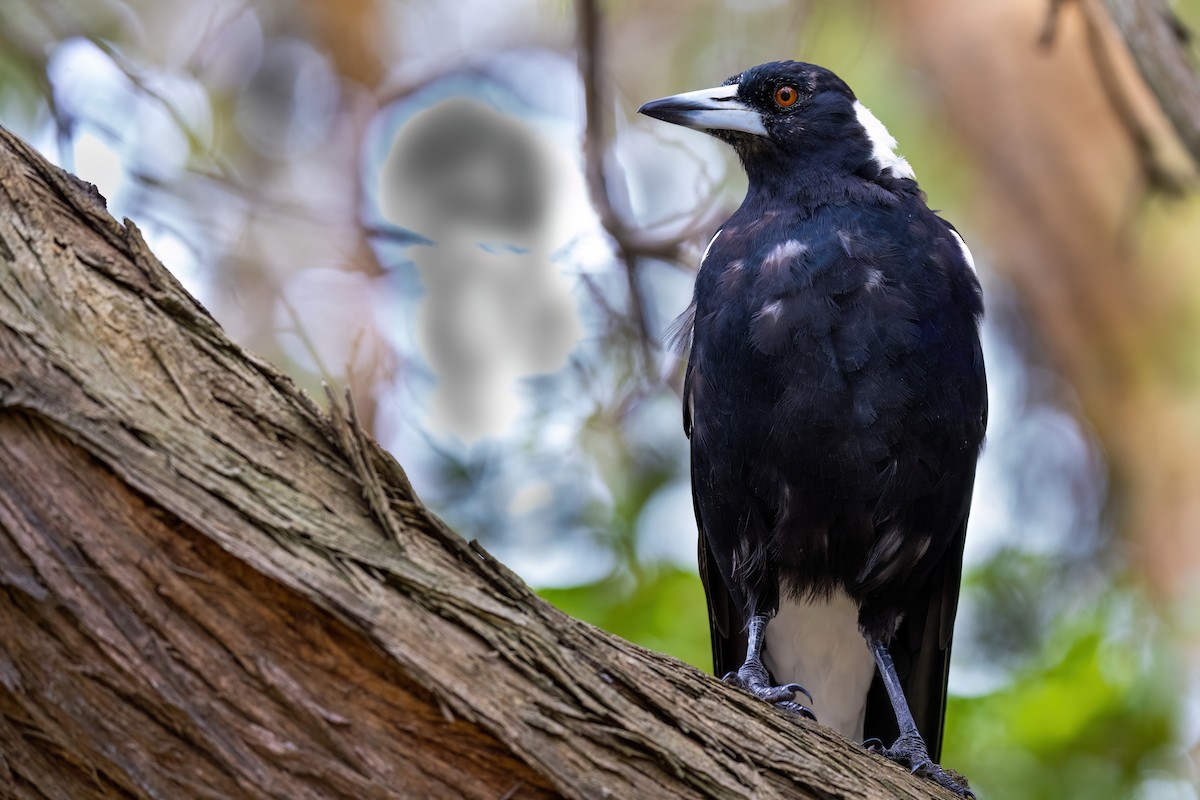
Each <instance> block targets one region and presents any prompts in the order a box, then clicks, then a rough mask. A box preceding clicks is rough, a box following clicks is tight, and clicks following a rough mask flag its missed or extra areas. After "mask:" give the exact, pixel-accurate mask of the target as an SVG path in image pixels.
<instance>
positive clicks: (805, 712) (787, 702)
mask: <svg viewBox="0 0 1200 800" xmlns="http://www.w3.org/2000/svg"><path fill="white" fill-rule="evenodd" d="M721 680H722V681H724V682H725V683H727V684H729V685H730V686H736V687H738V688H739V689H742V690H744V691H747V692H749V693H750V694H752V695H754V696H755V697H757V698H758V699H759V700H762V701H764V702H767V703H770V704H771V705H773V706H775V707H776V708H778V709H780V710H782V711H786V712H788V713H791V714H796V715H798V716H801V717H807V718H808V719H811V720H814V721H815V720H816V718H817V715H816V714H815V713H813V710H812V709H811V708H809V707H808V706H805V705H801V704H800V703H797V702H795V698H796V695H797V694H802V695H804V696H805V697H807V698H808V702H810V703H811V702H812V701H813V699H812V694H810V693H809V691H808V689H805V688H804V687H803V686H801V685H800V684H798V683H785V684H782V685H779V686H772V685H771V682H770V680H768V675H767V671H766V669H765V668H763V667H762V666H761V665H755V664H752V663H749V664H744V665H742V668H741V669H739V670H738V671H737V672H729V673H726V675H725V677H724V678H722V679H721Z"/></svg>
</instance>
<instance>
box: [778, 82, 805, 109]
mask: <svg viewBox="0 0 1200 800" xmlns="http://www.w3.org/2000/svg"><path fill="white" fill-rule="evenodd" d="M799 99H800V93H799V92H797V91H796V87H795V86H780V87H779V88H778V89H776V90H775V104H776V105H778V106H779V107H780V108H787V107H788V106H794V105H795V104H796V101H797V100H799Z"/></svg>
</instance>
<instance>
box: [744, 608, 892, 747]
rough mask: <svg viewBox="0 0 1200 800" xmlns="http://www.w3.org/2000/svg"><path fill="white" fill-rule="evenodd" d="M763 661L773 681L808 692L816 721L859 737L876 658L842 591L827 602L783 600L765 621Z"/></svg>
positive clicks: (855, 611)
mask: <svg viewBox="0 0 1200 800" xmlns="http://www.w3.org/2000/svg"><path fill="white" fill-rule="evenodd" d="M763 663H764V664H766V666H767V669H769V670H770V671H771V675H772V676H773V677H774V678H775V682H776V683H778V684H783V683H798V684H800V685H801V686H803V687H804V688H805V689H807V690H808V691H809V692H811V693H812V697H813V702H812V710H813V712H814V713H815V714H816V715H817V721H818V722H820V723H821V724H822V725H828V726H829V727H831V728H833V729H834V730H836V731H838V732H839V733H841V734H842V735H843V736H848V737H850V738H851V739H854V740H855V741H856V742H861V741H862V738H863V722H864V719H865V717H866V714H867V693H868V692H869V691H870V689H871V681H872V680H873V679H874V678H875V659H874V657H873V656H872V655H871V651H870V650H868V649H867V642H866V640H865V639H864V638H863V635H862V633H860V632H859V630H858V604H857V603H855V602H854V601H853V600H851V599H850V596H849V595H847V594H846V593H845V591H843V590H841V589H838V590H836V591H835V592H834V593H833V595H832V596H831V597H830V598H829V599H828V600H826V599H824V598H818V599H816V600H807V599H806V600H797V599H795V598H790V599H785V600H783V601H782V602H781V603H780V606H779V613H778V614H776V615H775V618H774V619H772V620H771V621H770V623H768V624H767V635H766V644H765V645H764V647H763ZM805 699H806V698H802V699H801V702H804V700H805Z"/></svg>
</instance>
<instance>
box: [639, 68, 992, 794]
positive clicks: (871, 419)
mask: <svg viewBox="0 0 1200 800" xmlns="http://www.w3.org/2000/svg"><path fill="white" fill-rule="evenodd" d="M641 111H642V112H643V113H646V114H649V115H651V116H654V117H657V118H659V119H663V120H665V121H668V122H675V123H677V124H682V125H686V126H688V127H693V128H698V129H701V130H704V131H706V132H708V133H711V134H712V135H714V136H716V137H718V138H720V139H722V140H723V141H726V142H727V143H729V144H730V145H732V146H733V148H734V149H735V150H736V152H737V154H738V155H739V157H740V159H741V162H742V164H743V166H744V167H745V170H746V173H747V175H748V177H749V189H748V191H747V194H746V198H745V200H744V201H743V203H742V205H741V207H740V208H739V209H738V210H737V211H736V212H735V213H734V215H733V216H732V217H730V218H729V220H728V221H726V222H725V223H724V224H723V225H722V226H721V228H720V229H719V230H718V232H717V234H716V235H715V236H714V239H713V241H712V242H711V243H710V245H709V247H708V250H707V252H706V253H705V256H704V259H703V261H702V264H701V268H700V272H699V274H698V276H697V280H696V289H695V296H694V308H693V309H691V311H690V313H691V314H694V317H692V318H691V320H690V322H685V325H690V329H691V331H690V332H691V353H690V357H689V360H688V365H687V372H686V377H685V385H684V427H685V431H686V432H687V434H688V436H689V437H690V438H691V448H692V486H693V497H694V502H695V510H696V519H697V523H698V525H699V527H700V530H701V539H700V570H701V576H702V578H703V580H704V584H705V588H706V591H707V594H708V598H709V610H710V620H711V626H712V637H713V652H714V661H715V667H716V671H717V674H718V675H721V674H725V673H726V672H729V673H731V675H730V676H729V679H730V680H731V681H733V682H735V683H738V684H739V685H742V686H744V687H745V688H747V689H749V690H750V691H752V692H754V693H755V694H756V695H758V696H760V697H762V698H763V699H766V700H769V701H771V702H777V703H780V704H782V705H783V706H784V707H786V708H790V709H792V710H798V711H807V708H805V707H803V706H799V705H798V704H797V703H795V702H794V697H795V692H796V691H799V686H797V685H796V684H791V683H790V682H792V681H795V682H797V683H808V682H809V681H812V680H814V678H813V677H810V676H807V675H797V674H787V675H780V674H776V675H770V674H768V671H767V666H768V665H771V664H774V665H775V669H776V670H778V671H782V670H783V669H784V668H785V665H791V666H790V667H788V668H799V667H800V666H807V667H809V668H812V669H817V668H819V669H824V670H827V671H831V672H833V673H838V672H840V671H843V670H845V671H847V672H848V673H849V672H854V673H855V674H856V675H859V676H860V677H858V678H857V679H855V680H857V681H859V682H860V683H862V687H861V695H862V696H858V695H857V694H856V692H857V691H858V690H857V689H854V690H851V689H847V688H846V687H845V686H840V685H839V684H838V682H837V681H838V680H840V677H839V676H838V675H836V674H835V675H834V676H833V677H826V678H820V680H822V681H824V682H825V684H826V686H827V688H826V692H827V693H828V694H829V695H831V697H832V698H833V700H831V701H830V706H829V708H830V709H831V711H830V713H832V714H834V716H835V717H836V716H837V715H839V714H840V715H841V717H838V718H839V719H842V721H841V722H840V723H837V724H839V726H840V727H842V728H843V729H844V732H846V733H848V734H850V735H858V733H859V730H860V727H861V734H862V735H864V736H866V737H875V738H878V739H885V740H887V741H891V740H892V739H894V738H896V737H897V736H899V738H898V739H897V740H896V742H895V743H894V744H893V745H892V746H891V747H890V748H886V749H885V750H884V752H885V753H886V754H888V755H889V756H891V757H893V758H895V759H896V760H899V761H902V762H904V763H908V764H909V765H910V766H913V767H917V768H920V769H922V770H923V771H924V772H925V773H926V774H929V775H930V777H932V778H934V779H935V780H937V781H938V782H939V783H942V784H943V785H946V786H948V787H949V788H951V789H953V790H955V791H958V792H959V793H962V794H969V791H968V790H966V789H965V788H964V787H963V786H962V785H960V784H959V783H958V782H956V780H955V779H954V778H952V777H950V776H949V775H948V774H946V773H945V772H944V771H942V770H941V768H940V767H938V766H937V765H936V764H933V763H932V762H931V759H932V760H937V759H938V758H939V754H940V750H941V742H942V726H943V718H944V712H945V697H946V694H945V693H946V675H947V668H948V663H949V657H950V644H951V637H952V633H953V623H954V616H955V610H956V607H957V602H958V592H959V582H960V575H961V564H962V554H963V541H964V535H965V531H966V524H967V514H968V511H969V508H970V501H971V493H972V488H973V483H974V476H975V462H976V459H977V457H978V454H979V450H980V446H981V443H982V440H983V435H984V427H985V423H986V403H987V399H986V388H985V377H984V365H983V357H982V352H981V349H980V344H979V334H978V329H979V321H980V319H981V316H982V313H983V305H982V296H981V291H980V286H979V282H978V280H977V278H976V276H975V272H974V268H973V265H972V264H971V262H970V255H969V253H968V251H967V250H966V247H965V245H964V244H963V243H962V239H961V237H959V236H958V234H957V232H956V231H955V230H954V229H953V227H952V226H951V225H950V224H949V223H947V222H945V221H944V220H942V219H940V218H939V217H938V216H937V215H936V214H934V213H933V212H932V211H930V209H929V208H928V207H927V205H926V203H925V198H924V195H923V193H922V192H921V190H920V188H919V187H918V185H917V183H916V181H915V179H914V177H913V174H912V171H911V169H910V168H909V167H908V164H907V162H905V161H904V160H903V159H901V158H900V157H899V156H897V155H896V154H895V153H894V152H893V151H892V146H893V145H894V140H892V139H891V137H890V136H889V135H888V134H887V131H886V129H884V128H883V126H882V124H880V123H879V122H878V120H876V119H875V118H874V116H873V115H871V114H870V112H869V111H867V110H866V109H865V108H863V107H862V105H861V104H860V103H858V102H857V100H856V99H855V96H854V94H853V93H852V92H851V90H850V89H849V87H847V86H846V84H845V83H844V82H842V81H841V80H840V79H839V78H838V77H837V76H835V75H834V74H833V73H831V72H829V71H828V70H825V69H823V68H821V67H817V66H814V65H811V64H804V63H799V62H776V63H771V64H764V65H762V66H758V67H755V68H753V69H750V70H747V71H746V72H744V73H742V74H741V75H738V76H734V77H733V78H731V79H729V80H728V81H726V83H725V84H724V85H723V86H721V87H716V88H714V89H711V90H704V91H701V92H689V93H687V94H683V95H676V96H674V97H669V98H664V99H663V100H658V101H654V102H652V103H648V104H646V105H645V106H643V107H642V109H641ZM845 598H849V600H845ZM843 606H845V607H847V608H850V609H851V610H852V611H853V614H852V617H856V619H853V618H851V619H849V620H848V621H846V622H844V623H838V622H837V621H836V620H837V619H840V618H839V617H837V611H836V609H838V608H842V607H843ZM822 609H824V610H822ZM829 609H833V610H829ZM782 611H786V612H787V613H786V615H785V614H784V613H782ZM777 613H779V614H780V616H779V618H778V619H777V620H775V621H774V622H772V621H771V620H772V618H773V617H775V616H776V614H777ZM806 615H808V616H807V617H806ZM785 616H786V617H787V624H789V625H794V626H797V631H799V633H797V634H796V636H794V637H792V638H789V636H790V634H789V633H788V632H787V631H780V630H778V629H777V628H776V629H773V628H772V625H775V626H779V625H782V624H784V617H785ZM806 619H811V620H813V621H812V622H806ZM855 622H857V631H855V630H854V627H855V626H854V623H855ZM839 625H840V628H839V627H838V626H839ZM847 627H848V628H849V629H850V631H851V633H852V638H853V637H857V636H858V634H861V636H862V639H854V641H858V642H860V644H861V643H863V642H865V644H866V647H867V650H866V651H865V652H867V653H869V655H864V653H863V652H859V650H860V649H861V647H860V645H848V644H846V642H847V639H846V638H845V637H843V636H842V631H841V628H847ZM810 629H811V630H810ZM797 637H799V638H800V639H801V640H802V641H801V643H800V644H799V645H796V646H794V647H793V644H794V642H793V639H795V638H797ZM804 637H808V638H804ZM764 643H765V645H766V650H765V651H763V645H764ZM789 648H792V649H791V650H789ZM823 648H824V649H823ZM847 648H849V649H847ZM856 648H858V649H856ZM793 650H794V652H792V651H793ZM772 651H775V652H772ZM760 652H761V654H762V659H763V660H761V661H760V660H759V655H760ZM772 658H774V661H772ZM872 659H873V663H872ZM892 662H894V664H895V669H892V670H889V666H888V665H889V664H890V663H892ZM864 664H865V667H864ZM798 665H799V666H798ZM814 665H815V666H814ZM850 666H853V669H850ZM875 666H878V673H877V674H876V673H875V670H874V667H875ZM864 669H865V670H867V672H865V673H864V672H863V670H864ZM889 671H890V672H891V673H892V674H891V675H889ZM872 674H874V678H873V679H872V677H871V676H872ZM864 675H865V681H866V682H865V683H864V682H863V680H864V678H863V677H862V676H864ZM872 680H873V685H871V682H872ZM846 681H850V682H853V681H852V680H851V678H850V677H847V678H846ZM889 681H891V682H892V683H893V686H892V687H891V688H892V690H893V691H892V694H891V696H889V693H888V685H887V684H888V682H889ZM781 682H785V683H782V685H780V683H781ZM808 685H810V686H811V685H812V684H810V683H808ZM855 685H857V684H855ZM868 687H869V695H868ZM897 689H899V690H902V693H901V694H900V697H899V698H897V697H896V694H897V693H898V692H897ZM845 692H849V693H850V694H851V695H854V696H850V697H843V696H842V695H843V694H844V693H845ZM905 698H907V704H905ZM812 700H813V701H814V702H813V707H814V708H816V709H817V711H818V715H821V714H822V710H821V709H822V698H821V696H820V695H817V696H815V697H814V698H812ZM835 706H836V707H835ZM901 706H905V707H904V708H901ZM863 708H865V715H864V712H863V711H862V709H863ZM909 708H911V720H912V721H911V722H907V724H906V719H905V716H906V714H907V713H908V709H909ZM860 715H861V716H860ZM914 725H915V728H914ZM921 735H923V737H924V739H925V744H927V745H928V751H927V752H925V747H924V745H920V744H919V743H920V736H921ZM914 736H915V737H916V738H915V740H914Z"/></svg>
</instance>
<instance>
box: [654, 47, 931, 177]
mask: <svg viewBox="0 0 1200 800" xmlns="http://www.w3.org/2000/svg"><path fill="white" fill-rule="evenodd" d="M638 112H639V113H641V114H646V115H647V116H650V117H654V118H655V119H660V120H663V121H664V122H671V123H674V124H676V125H683V126H685V127H688V128H695V129H696V130H701V131H704V132H705V133H709V134H711V135H713V136H715V137H717V138H718V139H720V140H722V141H724V142H727V143H729V144H730V145H732V146H733V148H734V150H736V151H737V153H738V155H739V156H740V157H741V160H742V163H743V164H744V165H745V167H746V170H747V172H749V173H750V174H751V179H752V180H753V179H754V178H755V177H756V176H755V173H756V172H758V171H760V170H762V169H764V168H765V169H771V170H780V169H783V170H785V171H788V172H792V171H793V170H800V171H803V170H805V169H808V168H812V167H813V166H815V165H820V167H821V168H822V169H828V170H844V171H845V172H848V173H858V172H862V171H863V170H864V169H865V170H867V171H868V172H875V173H876V174H878V175H879V176H883V177H889V178H893V179H902V178H907V179H912V178H913V177H914V176H913V171H912V167H910V166H909V165H908V162H907V161H905V160H904V158H903V157H901V156H900V155H898V154H897V153H896V151H895V146H896V140H895V139H894V138H892V136H891V134H889V133H888V132H887V128H885V127H884V126H883V123H881V122H880V121H879V119H878V118H876V117H875V115H874V114H872V113H871V112H870V111H869V110H868V109H867V108H866V107H865V106H864V105H863V104H862V103H860V102H859V101H858V100H857V99H856V98H855V96H854V92H852V91H850V87H849V86H847V85H846V83H845V82H844V81H843V80H842V79H841V78H839V77H838V76H837V75H834V74H833V73H832V72H830V71H829V70H827V69H825V68H824V67H818V66H816V65H815V64H805V63H803V62H800V61H774V62H771V63H769V64H760V65H759V66H757V67H752V68H751V69H748V70H746V71H745V72H743V73H741V74H740V75H734V76H733V77H731V78H729V79H728V80H727V81H725V83H723V84H722V85H720V86H717V87H714V88H712V89H701V90H700V91H696V92H685V93H683V94H677V95H672V96H671V97H664V98H662V99H661V100H652V101H651V102H649V103H646V104H645V105H643V106H642V107H641V108H639V109H638Z"/></svg>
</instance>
